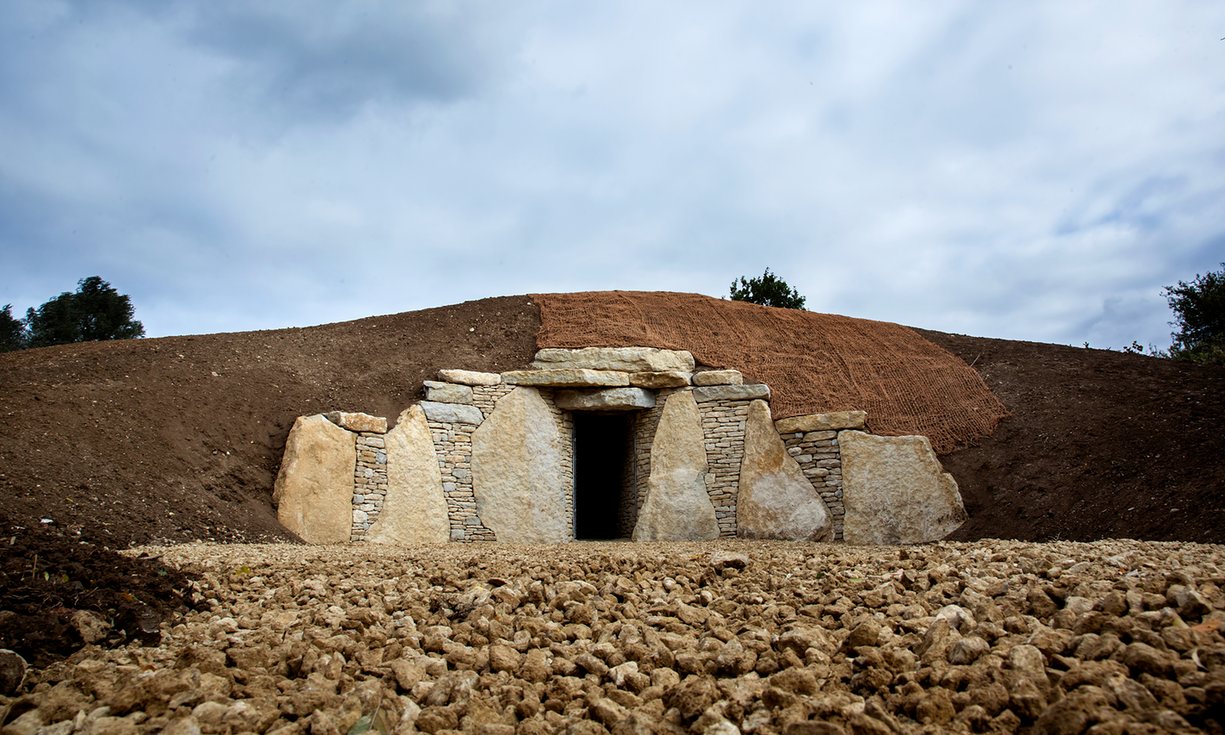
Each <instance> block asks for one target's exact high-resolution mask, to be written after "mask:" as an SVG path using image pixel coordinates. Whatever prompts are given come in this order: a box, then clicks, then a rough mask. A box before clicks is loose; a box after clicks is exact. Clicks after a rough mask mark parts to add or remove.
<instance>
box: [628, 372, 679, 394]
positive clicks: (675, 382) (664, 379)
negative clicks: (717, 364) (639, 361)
mask: <svg viewBox="0 0 1225 735" xmlns="http://www.w3.org/2000/svg"><path fill="white" fill-rule="evenodd" d="M692 374H693V373H686V372H679V371H668V370H664V371H656V372H643V373H630V385H632V386H635V387H637V388H650V389H652V390H659V389H660V388H683V387H685V386H687V385H689V378H690V376H691V375H692Z"/></svg>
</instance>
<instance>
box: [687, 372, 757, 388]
mask: <svg viewBox="0 0 1225 735" xmlns="http://www.w3.org/2000/svg"><path fill="white" fill-rule="evenodd" d="M693 384H694V385H743V384H744V376H743V375H741V374H740V371H739V370H704V371H702V372H700V373H694V374H693Z"/></svg>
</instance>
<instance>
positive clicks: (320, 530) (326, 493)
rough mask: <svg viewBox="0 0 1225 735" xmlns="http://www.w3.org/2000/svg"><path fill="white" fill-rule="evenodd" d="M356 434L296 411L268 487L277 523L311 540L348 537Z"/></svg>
mask: <svg viewBox="0 0 1225 735" xmlns="http://www.w3.org/2000/svg"><path fill="white" fill-rule="evenodd" d="M356 440H357V436H356V435H355V434H353V433H352V432H349V431H346V430H344V429H342V428H340V427H339V426H337V425H336V424H334V423H332V422H331V421H329V420H328V419H327V418H325V417H324V416H322V415H320V414H316V415H314V416H299V417H298V419H297V420H296V421H294V424H293V428H292V429H290V430H289V437H288V438H287V439H286V440H285V454H284V456H283V457H282V458H281V469H280V471H279V472H278V473H277V477H276V483H275V484H274V485H273V489H272V503H273V505H275V506H276V517H277V520H278V521H280V523H281V525H282V526H284V527H285V528H286V529H288V530H289V531H291V532H293V533H295V534H297V536H298V537H299V538H301V539H302V540H303V541H305V542H307V543H309V544H340V543H347V542H348V541H349V534H350V531H351V530H352V525H353V470H354V468H355V467H356V466H357V447H356Z"/></svg>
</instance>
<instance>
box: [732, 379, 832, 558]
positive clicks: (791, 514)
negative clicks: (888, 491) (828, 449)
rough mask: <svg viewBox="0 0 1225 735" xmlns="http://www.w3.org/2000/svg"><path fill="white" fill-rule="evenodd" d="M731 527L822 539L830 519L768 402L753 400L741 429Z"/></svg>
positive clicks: (752, 533)
mask: <svg viewBox="0 0 1225 735" xmlns="http://www.w3.org/2000/svg"><path fill="white" fill-rule="evenodd" d="M736 527H737V532H738V533H739V535H741V536H744V537H746V538H759V539H788V540H793V541H824V540H827V539H829V537H830V532H831V530H832V529H833V524H832V523H831V520H830V514H829V510H828V509H827V508H826V507H825V503H824V502H823V501H822V500H821V496H820V495H819V494H818V493H817V491H816V488H814V487H813V486H812V483H811V482H809V481H808V478H807V477H805V476H804V471H803V470H802V469H800V465H799V464H798V463H797V462H796V461H795V459H794V458H792V456H791V455H790V454H788V453H787V448H786V447H785V446H784V445H783V440H782V438H781V437H780V436H779V435H778V432H777V431H776V430H775V429H774V422H773V421H772V420H771V417H770V404H768V403H766V402H765V401H761V400H758V401H753V402H752V403H750V404H749V415H748V419H747V420H746V422H745V429H744V460H743V461H742V462H741V465H740V493H739V496H738V498H737V500H736Z"/></svg>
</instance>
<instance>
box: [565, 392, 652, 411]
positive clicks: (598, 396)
mask: <svg viewBox="0 0 1225 735" xmlns="http://www.w3.org/2000/svg"><path fill="white" fill-rule="evenodd" d="M556 400H557V407H558V408H561V409H564V410H566V411H641V410H642V409H646V408H652V407H654V405H655V394H654V393H651V392H650V391H646V390H643V389H642V388H605V389H603V390H591V391H578V390H561V391H558V392H557V398H556Z"/></svg>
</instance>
